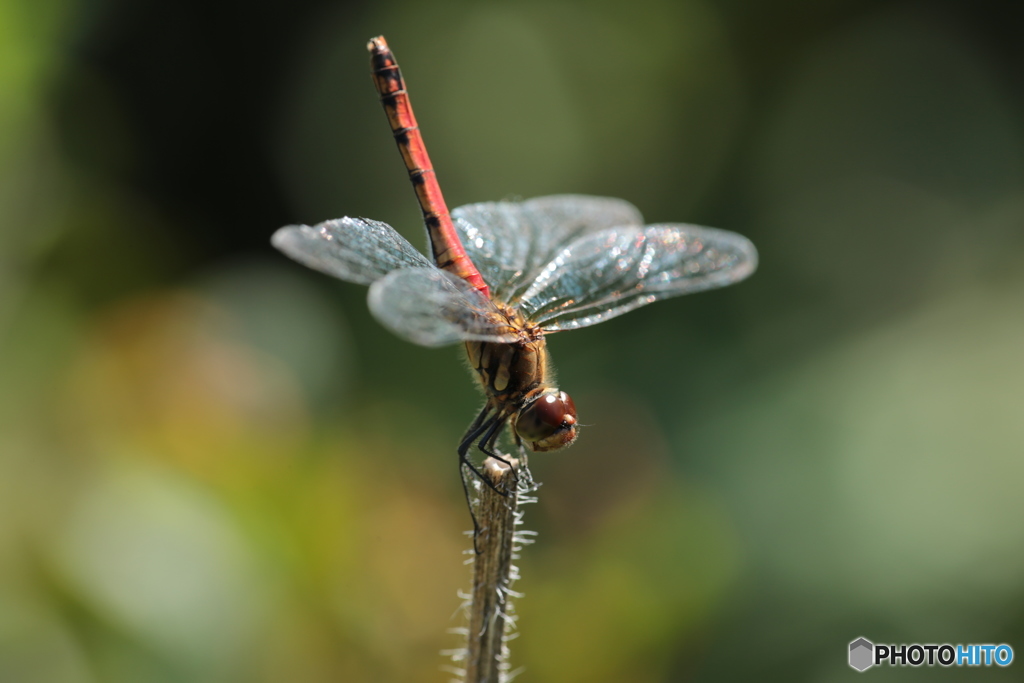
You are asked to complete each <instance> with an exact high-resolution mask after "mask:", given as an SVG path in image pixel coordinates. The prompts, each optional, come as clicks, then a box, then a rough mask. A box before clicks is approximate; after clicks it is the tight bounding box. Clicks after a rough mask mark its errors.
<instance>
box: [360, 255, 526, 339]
mask: <svg viewBox="0 0 1024 683" xmlns="http://www.w3.org/2000/svg"><path fill="white" fill-rule="evenodd" d="M368 301H369V305H370V311H371V312H372V313H373V315H374V317H376V318H377V320H379V321H380V322H381V324H382V325H384V327H386V328H388V329H389V330H391V331H392V332H394V333H395V334H397V335H398V336H399V337H402V338H403V339H407V340H408V341H411V342H413V343H415V344H420V345H421V346H444V345H446V344H454V343H456V342H459V341H465V340H470V339H475V340H479V341H491V342H503V343H508V342H512V341H515V340H516V339H517V335H516V334H515V331H514V330H513V329H512V328H510V327H509V326H508V322H507V320H506V319H505V318H504V317H503V316H502V315H501V313H500V312H499V311H498V309H497V308H496V307H495V305H494V304H493V303H492V302H491V300H490V299H488V298H487V297H485V296H484V295H482V294H481V293H480V292H479V291H477V290H476V289H474V288H473V287H472V286H471V285H470V284H468V283H467V282H466V281H465V280H463V279H462V278H459V277H458V276H455V275H452V274H451V273H449V272H447V271H444V270H440V269H439V268H435V267H433V266H430V267H426V268H402V269H401V270H395V271H392V272H391V273H389V274H388V275H386V276H384V277H383V278H381V279H379V280H377V281H376V282H374V283H373V284H372V285H371V286H370V293H369V297H368Z"/></svg>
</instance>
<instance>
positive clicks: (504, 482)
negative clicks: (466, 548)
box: [465, 458, 533, 683]
mask: <svg viewBox="0 0 1024 683" xmlns="http://www.w3.org/2000/svg"><path fill="white" fill-rule="evenodd" d="M510 462H511V463H512V467H511V468H510V467H508V466H507V465H505V464H503V463H501V462H498V461H497V460H495V459H494V458H487V459H486V460H485V461H484V462H483V468H482V472H483V475H484V476H485V477H487V478H488V479H489V480H490V482H491V483H492V484H494V486H495V488H497V489H498V490H499V491H502V492H503V493H504V494H505V495H502V494H499V493H497V492H496V491H494V489H492V488H491V487H490V486H486V485H481V486H480V487H479V498H478V501H477V508H476V513H477V520H478V522H479V524H480V533H479V536H478V537H477V539H476V547H477V550H478V551H479V554H477V555H476V557H475V559H474V561H473V591H472V595H471V597H470V604H469V634H468V643H467V645H468V648H467V658H466V675H465V681H466V682H467V683H504V682H505V681H509V680H511V678H512V676H513V675H514V674H509V672H508V668H509V664H508V646H507V645H506V644H505V643H506V641H507V640H508V633H509V632H511V631H514V629H515V620H516V616H515V610H514V609H513V607H512V602H511V600H510V598H513V597H519V596H518V594H517V593H515V592H514V591H512V589H511V587H512V584H513V583H514V582H515V581H516V579H518V578H519V570H518V568H517V567H516V566H515V565H513V564H512V561H513V560H515V559H517V558H518V557H519V555H518V552H519V550H520V549H521V547H522V546H523V545H524V544H528V543H532V542H533V540H532V538H530V536H531V534H530V532H523V531H519V532H517V531H516V530H515V528H516V526H517V525H519V524H520V523H521V520H522V513H521V512H520V511H519V505H520V503H526V502H533V499H532V498H527V497H525V496H522V495H521V494H524V493H527V492H529V491H530V490H532V489H531V487H530V486H529V485H528V484H527V482H528V481H530V477H529V473H528V472H527V471H526V470H525V468H520V467H519V462H518V461H517V460H510ZM513 468H514V470H513ZM517 473H518V475H519V482H520V483H519V486H518V487H517V486H516V477H517Z"/></svg>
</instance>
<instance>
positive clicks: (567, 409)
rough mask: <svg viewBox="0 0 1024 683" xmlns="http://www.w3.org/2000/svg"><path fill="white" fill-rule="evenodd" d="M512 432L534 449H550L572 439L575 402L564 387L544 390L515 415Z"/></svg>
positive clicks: (567, 443) (573, 435) (565, 443)
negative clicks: (550, 390) (545, 391)
mask: <svg viewBox="0 0 1024 683" xmlns="http://www.w3.org/2000/svg"><path fill="white" fill-rule="evenodd" d="M515 429H516V433H517V434H518V435H519V436H520V437H522V438H523V439H524V440H525V441H526V442H527V443H529V444H530V448H531V449H533V450H534V451H553V450H557V449H559V448H564V447H566V446H568V445H569V444H571V443H572V442H573V441H575V440H576V404H575V403H573V402H572V399H571V398H569V394H567V393H565V392H564V391H556V392H551V393H546V394H544V395H543V396H541V397H540V398H538V399H537V400H536V401H534V402H533V403H531V404H530V405H528V406H527V407H526V408H525V409H524V410H523V411H522V412H521V413H519V417H518V418H516V424H515Z"/></svg>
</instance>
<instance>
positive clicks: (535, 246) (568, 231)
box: [452, 195, 643, 303]
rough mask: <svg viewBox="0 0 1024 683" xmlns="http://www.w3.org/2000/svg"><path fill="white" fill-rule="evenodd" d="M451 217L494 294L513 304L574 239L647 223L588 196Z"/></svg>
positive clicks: (624, 205) (496, 206)
mask: <svg viewBox="0 0 1024 683" xmlns="http://www.w3.org/2000/svg"><path fill="white" fill-rule="evenodd" d="M452 219H453V221H454V222H455V227H456V229H457V230H458V231H459V236H460V237H461V238H462V243H463V245H464V246H465V247H466V252H467V253H468V254H469V257H470V259H472V261H473V263H474V264H475V265H476V267H477V269H478V270H479V271H480V274H481V275H482V276H483V278H484V280H485V281H486V282H487V284H488V286H489V287H490V288H491V295H492V296H494V297H495V298H496V299H498V300H500V301H506V302H509V303H513V302H514V301H515V299H516V295H517V294H518V293H519V292H520V291H521V290H522V289H523V288H525V287H526V286H528V285H529V283H530V282H532V281H533V280H534V279H535V278H536V277H537V276H538V275H539V274H540V270H541V269H542V268H543V267H544V266H545V265H546V264H547V263H548V262H549V261H551V259H552V258H554V257H555V255H556V254H557V253H558V251H559V250H560V249H562V248H563V247H565V246H566V245H568V244H570V243H571V242H573V241H574V240H576V239H579V238H580V237H582V236H584V235H587V234H590V233H594V232H598V231H600V230H605V229H607V228H613V227H619V226H630V225H632V226H641V225H643V217H642V216H641V215H640V211H638V210H637V208H636V207H635V206H633V205H632V204H630V203H629V202H626V201H623V200H621V199H612V198H610V197H588V196H585V195H553V196H550V197H537V198H536V199H530V200H527V201H524V202H486V203H482V204H468V205H466V206H460V207H458V208H457V209H455V210H454V211H452Z"/></svg>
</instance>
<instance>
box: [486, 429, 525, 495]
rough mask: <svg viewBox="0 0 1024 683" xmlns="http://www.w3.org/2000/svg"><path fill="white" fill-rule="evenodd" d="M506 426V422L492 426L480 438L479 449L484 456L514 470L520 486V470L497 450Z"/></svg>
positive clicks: (517, 483)
mask: <svg viewBox="0 0 1024 683" xmlns="http://www.w3.org/2000/svg"><path fill="white" fill-rule="evenodd" d="M504 426H505V423H504V422H500V421H499V422H496V423H495V424H494V426H492V427H491V429H490V430H489V431H488V432H487V433H486V434H484V435H483V436H482V437H481V438H480V441H479V443H478V444H477V448H479V449H480V452H481V453H483V454H484V455H486V456H488V457H491V458H494V459H495V460H497V461H498V462H500V463H504V464H505V465H508V467H509V469H511V470H512V475H513V476H514V477H515V482H516V485H517V486H518V485H519V472H518V470H517V469H516V468H515V467H513V466H512V463H510V462H509V461H508V460H506V459H505V458H507V457H508V456H506V455H504V454H500V453H498V451H497V450H496V449H495V446H496V445H497V441H498V437H499V436H501V428H502V427H504Z"/></svg>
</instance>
